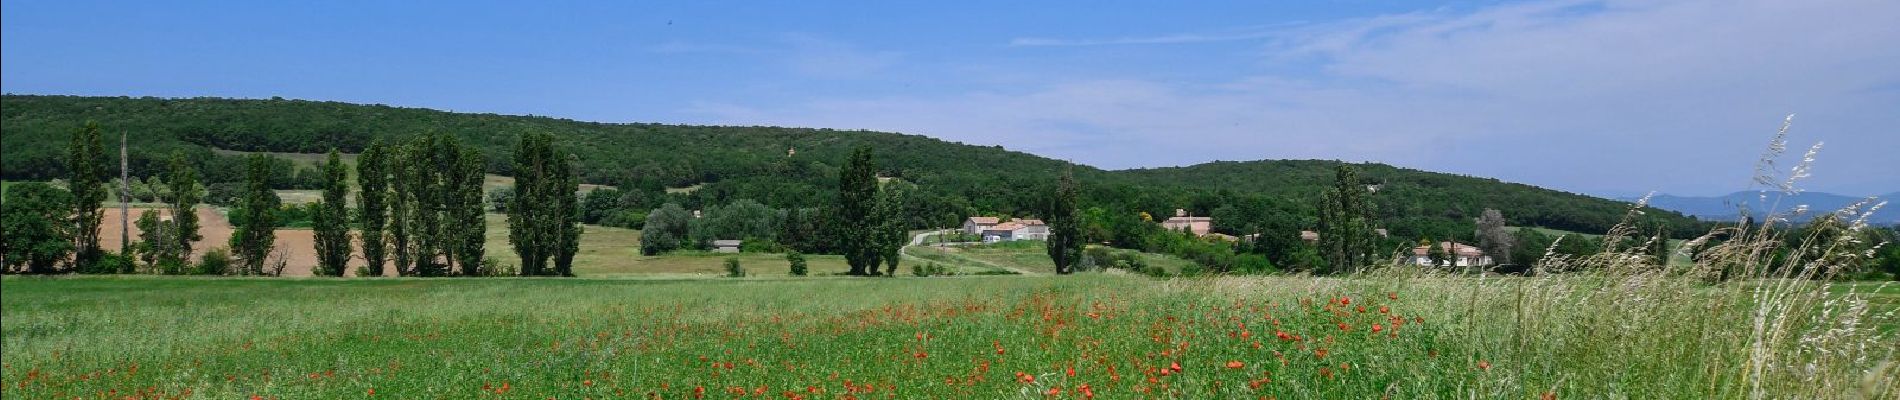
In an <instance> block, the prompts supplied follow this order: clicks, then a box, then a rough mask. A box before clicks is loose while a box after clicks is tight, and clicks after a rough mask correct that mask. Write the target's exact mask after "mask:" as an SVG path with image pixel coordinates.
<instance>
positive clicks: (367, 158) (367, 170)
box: [356, 140, 389, 276]
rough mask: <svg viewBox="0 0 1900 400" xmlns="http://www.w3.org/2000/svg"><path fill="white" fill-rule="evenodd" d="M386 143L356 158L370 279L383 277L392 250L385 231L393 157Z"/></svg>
mask: <svg viewBox="0 0 1900 400" xmlns="http://www.w3.org/2000/svg"><path fill="white" fill-rule="evenodd" d="M387 153H388V149H386V148H385V146H384V145H383V142H382V140H376V141H372V142H370V144H369V147H368V148H365V149H364V150H363V154H362V155H360V156H358V157H357V158H356V186H357V190H359V191H358V192H357V195H356V196H357V197H356V209H357V211H358V215H359V218H361V221H359V224H360V225H361V226H362V229H363V235H362V236H363V239H362V247H363V261H364V262H365V265H364V268H368V270H369V275H370V276H383V265H384V263H385V262H386V261H387V260H388V249H389V246H388V244H387V242H386V238H385V236H384V229H385V227H386V226H387V225H388V221H389V204H388V200H387V199H388V196H389V192H388V191H389V161H388V157H389V155H388V154H387Z"/></svg>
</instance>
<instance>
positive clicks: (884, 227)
mask: <svg viewBox="0 0 1900 400" xmlns="http://www.w3.org/2000/svg"><path fill="white" fill-rule="evenodd" d="M904 185H905V183H901V182H893V183H892V184H890V185H889V186H888V187H884V188H882V189H880V190H878V195H877V205H876V206H875V207H874V210H873V212H872V215H873V216H874V217H873V220H875V221H877V225H876V228H875V229H874V230H873V232H872V235H871V236H872V237H873V239H874V241H875V245H876V247H877V248H876V251H877V256H878V259H879V260H880V261H882V262H883V264H884V274H885V275H889V276H897V264H898V262H899V261H901V260H900V259H901V258H902V257H900V254H898V253H899V252H900V251H902V250H903V248H904V243H905V242H906V241H907V240H908V239H909V238H907V237H905V233H906V232H905V230H904V222H903V221H904V218H903V215H902V214H903V212H904V201H905V200H906V199H905V197H906V196H908V194H907V192H906V191H905V189H904ZM876 267H877V266H876V265H872V268H871V274H872V275H876V274H877V268H876Z"/></svg>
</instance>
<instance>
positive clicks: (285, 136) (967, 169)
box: [0, 95, 1698, 238]
mask: <svg viewBox="0 0 1900 400" xmlns="http://www.w3.org/2000/svg"><path fill="white" fill-rule="evenodd" d="M88 120H91V121H97V122H99V123H100V124H101V126H102V127H103V128H104V129H106V131H107V132H108V136H113V134H116V133H119V132H127V133H129V134H130V142H131V154H132V156H131V164H132V166H133V167H132V169H133V174H134V175H140V176H149V175H151V174H152V173H153V172H155V171H157V170H158V169H157V167H158V166H159V165H160V163H161V161H162V160H163V159H165V157H167V156H168V155H169V154H171V153H172V152H174V151H183V152H186V153H187V154H188V156H189V157H190V158H191V159H192V160H194V161H196V162H198V163H200V166H201V168H202V169H204V170H205V174H204V175H205V176H206V177H207V180H208V181H210V182H219V181H224V180H235V179H237V176H236V175H235V170H236V169H235V166H236V163H235V162H234V161H232V160H231V157H228V156H218V155H217V154H215V153H213V152H212V151H211V149H213V148H218V149H224V150H240V151H273V152H306V153H315V152H322V151H327V150H329V149H331V148H333V147H334V148H337V149H340V150H342V151H344V152H355V151H357V150H359V149H361V148H363V147H364V146H366V145H368V144H369V143H370V142H371V141H372V140H375V139H383V140H400V139H404V138H407V137H409V136H412V135H415V134H419V133H424V132H441V133H448V134H452V135H455V136H457V137H458V138H460V139H461V140H462V141H463V142H465V143H469V144H473V145H475V146H477V147H479V148H480V149H482V150H483V151H484V152H485V153H486V154H487V155H488V170H489V172H491V173H496V174H501V175H508V174H509V172H510V171H509V169H510V168H511V165H510V164H509V154H510V152H511V151H512V147H513V145H514V142H515V140H516V138H517V137H519V136H520V134H522V133H527V132H548V133H552V134H554V135H556V137H557V138H559V139H561V143H562V147H564V148H565V149H567V150H568V151H571V152H573V153H574V154H575V155H576V156H577V158H578V159H579V169H580V172H581V175H582V176H583V179H584V180H585V181H587V182H590V183H600V184H609V185H617V186H620V187H621V188H622V189H625V190H626V191H628V192H633V193H645V195H644V196H629V197H631V198H634V199H633V200H630V201H631V202H634V203H639V204H636V205H642V206H652V205H657V204H646V203H657V202H662V201H674V202H681V203H685V205H687V206H689V207H698V206H702V205H711V204H723V203H725V202H729V201H731V200H734V199H740V198H750V199H754V200H758V201H760V202H763V203H765V204H767V205H771V206H775V207H812V206H818V205H821V204H822V203H824V202H826V201H828V200H827V199H828V198H829V197H831V196H833V195H834V193H835V189H834V188H835V179H836V176H837V175H836V171H837V166H838V165H840V164H842V162H843V160H844V159H845V158H846V156H847V154H848V153H849V152H850V150H851V149H852V148H855V147H858V146H863V145H869V146H872V147H873V148H875V149H876V159H877V160H876V161H877V163H878V165H879V166H880V168H881V169H882V171H881V172H880V174H881V175H883V176H887V177H895V178H901V179H903V180H904V181H908V182H913V183H916V184H917V185H918V187H919V189H920V190H919V195H918V196H917V197H918V200H917V201H916V202H915V203H916V204H915V205H914V207H913V208H912V209H911V210H909V212H908V214H910V216H911V217H912V218H913V219H914V224H915V225H935V226H949V225H952V224H954V223H956V221H957V220H959V219H960V218H961V216H964V215H969V214H972V213H982V214H992V215H994V214H1008V215H1033V214H1034V211H1033V210H1036V209H1037V208H1038V207H1037V205H1038V204H1040V202H1041V201H1042V199H1043V196H1042V194H1043V193H1044V192H1046V189H1045V188H1046V187H1047V185H1049V184H1050V183H1051V182H1052V181H1053V177H1054V176H1055V175H1056V174H1057V173H1058V172H1059V171H1061V170H1062V169H1063V168H1065V167H1070V166H1071V164H1069V163H1066V162H1063V161H1059V160H1053V159H1048V158H1044V157H1039V156H1035V155H1031V154H1027V153H1022V152H1016V151H1009V150H1005V149H1003V148H1001V147H998V146H974V145H966V144H961V143H955V142H947V141H942V140H937V139H932V138H929V137H924V136H918V135H903V134H895V133H884V132H870V131H841V130H831V129H807V128H779V127H731V126H682V125H661V124H610V123H594V122H581V121H573V120H565V119H557V118H548V117H536V116H510V115H497V114H469V113H451V112H444V111H436V110H428V109H419V108H401V107H390V106H383V105H361V104H350V103H339V102H318V101H301V100H280V99H270V100H234V99H216V98H196V99H166V98H125V97H76V96H37V95H5V96H0V131H3V132H4V135H0V146H4V149H5V154H4V155H5V157H4V158H3V159H0V178H5V179H15V180H19V179H49V178H53V177H57V176H60V175H63V174H64V169H65V168H64V166H63V165H61V163H62V160H63V154H64V149H65V145H66V142H67V140H68V137H69V135H70V134H71V132H72V131H73V130H74V129H76V128H78V127H79V126H80V124H82V123H83V122H84V121H88ZM1335 165H1337V163H1336V162H1331V161H1258V162H1243V163H1236V162H1217V163H1209V164H1202V165H1197V166H1191V167H1179V168H1158V169H1141V170H1126V171H1102V170H1099V169H1096V168H1092V167H1088V166H1080V165H1076V166H1073V168H1075V172H1076V175H1077V177H1078V178H1079V180H1080V181H1082V182H1083V183H1084V186H1085V189H1086V190H1087V192H1088V196H1087V197H1086V198H1084V199H1083V202H1084V204H1083V205H1084V206H1085V207H1094V208H1102V209H1104V210H1108V211H1109V212H1113V213H1123V212H1127V213H1132V212H1135V211H1141V212H1148V213H1150V214H1154V215H1158V216H1164V215H1165V214H1166V213H1169V212H1172V210H1173V209H1175V208H1186V209H1189V210H1191V211H1193V212H1195V213H1196V214H1198V215H1209V214H1213V215H1214V216H1215V217H1216V218H1217V221H1220V222H1219V223H1218V225H1219V226H1217V229H1218V230H1221V231H1224V232H1231V233H1247V232H1248V231H1255V230H1262V229H1265V228H1263V227H1264V226H1276V227H1280V226H1311V225H1312V224H1313V223H1314V222H1315V221H1314V218H1313V217H1312V215H1314V213H1313V211H1312V210H1313V209H1314V204H1315V203H1316V202H1317V199H1318V198H1319V194H1320V193H1321V192H1322V191H1323V190H1324V188H1325V187H1326V185H1328V184H1330V182H1331V180H1332V170H1333V167H1334V166H1335ZM1359 167H1360V168H1361V169H1362V170H1363V171H1364V172H1363V175H1364V176H1366V177H1368V178H1371V179H1374V180H1376V181H1379V182H1383V183H1384V186H1383V187H1382V188H1381V190H1380V191H1379V193H1378V194H1377V195H1376V196H1375V199H1377V206H1378V209H1379V214H1380V215H1381V219H1382V220H1384V222H1383V223H1384V225H1386V226H1389V227H1390V228H1391V229H1392V230H1393V234H1394V235H1395V236H1400V237H1419V236H1432V237H1438V238H1445V237H1458V236H1462V235H1469V234H1470V232H1471V230H1470V226H1471V218H1472V217H1473V216H1476V215H1477V214H1478V213H1479V212H1480V211H1482V210H1483V209H1484V208H1497V209H1500V210H1504V211H1505V215H1506V216H1507V217H1508V218H1510V219H1511V220H1512V221H1513V222H1514V223H1516V224H1521V225H1537V226H1545V227H1550V228H1558V229H1566V230H1574V231H1583V232H1601V231H1604V230H1606V229H1607V228H1608V227H1609V226H1610V225H1611V224H1614V223H1615V222H1616V221H1617V219H1618V218H1620V217H1621V216H1622V215H1623V211H1624V210H1625V207H1626V206H1625V205H1624V204H1623V203H1620V202H1615V201H1611V200H1606V199H1599V198H1594V197H1587V196H1581V195H1576V194H1570V193H1564V192H1558V191H1552V190H1546V189H1541V188H1536V187H1533V186H1528V185H1522V184H1513V183H1505V182H1499V181H1497V180H1495V179H1483V178H1472V177H1464V176H1456V175H1449V174H1440V173H1432V172H1426V171H1417V170H1409V169H1401V168H1395V167H1391V166H1386V165H1381V164H1361V165H1359ZM686 187H695V188H697V190H694V191H690V192H686V191H680V190H673V191H672V192H674V193H671V194H665V193H666V191H664V190H665V189H667V188H675V189H677V188H686ZM1276 215H1277V216H1278V217H1280V218H1286V219H1289V220H1285V221H1279V222H1277V223H1269V221H1267V220H1268V219H1270V218H1273V217H1274V216H1276ZM1223 217H1224V218H1223ZM1646 218H1650V219H1653V220H1654V222H1656V223H1662V224H1666V225H1668V226H1670V227H1672V229H1679V230H1682V231H1683V232H1690V231H1693V228H1695V227H1697V226H1698V224H1697V223H1696V222H1694V220H1693V219H1691V218H1687V217H1683V216H1682V215H1680V214H1676V213H1673V212H1666V211H1661V210H1651V211H1650V212H1649V213H1648V215H1647V216H1646ZM1684 235H1686V233H1685V234H1684Z"/></svg>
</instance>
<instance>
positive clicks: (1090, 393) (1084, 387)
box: [1075, 383, 1095, 399]
mask: <svg viewBox="0 0 1900 400" xmlns="http://www.w3.org/2000/svg"><path fill="white" fill-rule="evenodd" d="M1075 392H1076V393H1081V394H1082V398H1084V399H1093V398H1095V389H1094V388H1091V387H1089V384H1087V383H1084V384H1081V385H1077V386H1076V387H1075Z"/></svg>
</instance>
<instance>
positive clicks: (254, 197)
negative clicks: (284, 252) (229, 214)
mask: <svg viewBox="0 0 1900 400" xmlns="http://www.w3.org/2000/svg"><path fill="white" fill-rule="evenodd" d="M248 165H249V168H247V169H246V170H247V171H248V172H249V173H248V174H245V181H244V195H243V198H242V199H241V200H239V205H238V209H237V210H235V211H233V212H234V213H236V214H239V215H238V217H237V218H233V219H237V220H239V221H238V224H237V226H236V227H235V229H234V230H233V231H232V232H231V251H232V252H233V253H235V255H236V256H237V258H238V269H239V270H240V271H241V272H240V273H241V274H243V275H263V274H264V261H265V259H266V258H269V257H270V254H271V249H272V248H273V247H274V246H275V245H276V242H277V236H276V234H275V230H276V228H277V207H278V206H279V205H281V204H282V203H283V201H282V200H281V199H279V198H278V197H277V192H274V191H271V189H270V183H269V179H270V167H271V164H270V158H269V157H268V156H264V155H252V156H250V160H249V162H248Z"/></svg>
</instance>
